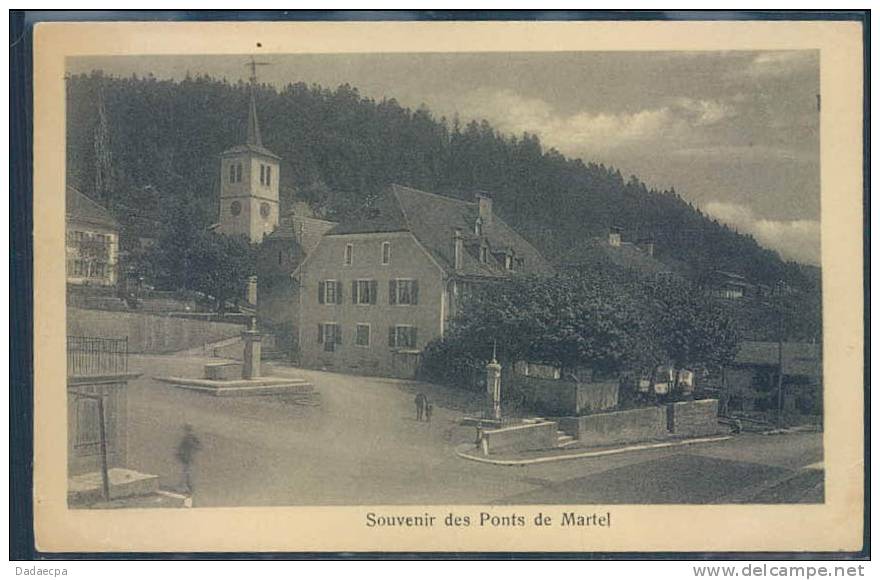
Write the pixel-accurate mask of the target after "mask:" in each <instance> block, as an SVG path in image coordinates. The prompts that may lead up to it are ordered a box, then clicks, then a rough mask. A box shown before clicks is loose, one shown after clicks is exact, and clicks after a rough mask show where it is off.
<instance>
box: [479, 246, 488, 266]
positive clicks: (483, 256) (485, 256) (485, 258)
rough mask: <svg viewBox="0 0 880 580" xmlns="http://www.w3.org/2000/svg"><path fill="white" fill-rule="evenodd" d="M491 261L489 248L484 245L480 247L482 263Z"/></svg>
mask: <svg viewBox="0 0 880 580" xmlns="http://www.w3.org/2000/svg"><path fill="white" fill-rule="evenodd" d="M488 261H489V248H487V247H486V246H483V247H481V248H480V263H482V264H485V263H486V262H488Z"/></svg>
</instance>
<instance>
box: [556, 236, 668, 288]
mask: <svg viewBox="0 0 880 580" xmlns="http://www.w3.org/2000/svg"><path fill="white" fill-rule="evenodd" d="M654 249H655V242H654V239H653V238H651V237H644V238H641V239H639V240H638V241H636V242H632V241H627V240H624V239H623V229H622V228H620V227H618V226H612V227H610V228H609V231H608V236H607V237H604V238H603V237H594V238H590V239H587V240H584V241H583V242H582V243H580V244H577V245H576V246H574V247H573V248H572V249H571V250H570V251H568V252H567V253H566V254H565V255H564V256H563V257H562V258H561V259H560V261H559V265H560V267H562V268H565V269H570V270H593V269H595V268H597V267H601V266H608V265H611V266H615V267H618V268H622V269H624V270H627V271H629V272H632V273H635V274H638V275H640V276H647V277H659V276H672V275H675V270H674V269H673V268H672V267H670V266H669V265H668V264H666V263H664V262H661V261H660V260H658V259H657V258H656V257H655V256H654Z"/></svg>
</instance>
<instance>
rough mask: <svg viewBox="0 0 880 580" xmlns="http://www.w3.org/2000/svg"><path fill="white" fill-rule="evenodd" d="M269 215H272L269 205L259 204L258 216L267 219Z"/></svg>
mask: <svg viewBox="0 0 880 580" xmlns="http://www.w3.org/2000/svg"><path fill="white" fill-rule="evenodd" d="M271 213H272V206H271V205H269V204H268V203H266V202H265V201H264V202H263V203H261V204H260V215H261V216H263V218H267V217H269V214H271Z"/></svg>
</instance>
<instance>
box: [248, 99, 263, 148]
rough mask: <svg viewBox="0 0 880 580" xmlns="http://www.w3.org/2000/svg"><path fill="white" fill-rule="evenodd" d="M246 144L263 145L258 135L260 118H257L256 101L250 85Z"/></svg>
mask: <svg viewBox="0 0 880 580" xmlns="http://www.w3.org/2000/svg"><path fill="white" fill-rule="evenodd" d="M247 144H248V145H257V146H258V147H262V146H263V138H262V137H261V136H260V120H259V119H258V118H257V101H256V98H255V97H254V87H253V86H251V110H250V113H248V127H247Z"/></svg>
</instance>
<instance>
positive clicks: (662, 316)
mask: <svg viewBox="0 0 880 580" xmlns="http://www.w3.org/2000/svg"><path fill="white" fill-rule="evenodd" d="M642 288H643V290H642V291H643V293H644V294H643V295H644V299H645V300H646V301H648V302H649V303H650V305H651V308H652V310H653V314H652V319H653V324H654V328H653V333H654V335H655V341H656V343H657V344H658V345H659V347H660V348H661V349H662V350H663V352H665V353H666V356H667V358H668V360H669V361H670V362H671V363H672V364H673V365H674V366H675V367H676V368H682V367H688V366H691V365H694V364H697V363H702V364H710V365H723V364H725V363H728V362H730V361H731V360H733V358H734V357H735V356H736V349H737V341H738V334H737V331H736V324H735V321H734V320H733V318H732V317H730V316H729V315H728V313H727V312H726V311H725V310H724V309H722V308H721V307H720V306H719V305H718V304H717V303H715V302H713V301H712V300H711V299H709V298H708V297H707V296H706V295H705V293H703V292H701V291H700V290H699V289H698V288H697V287H696V286H694V285H693V284H692V283H690V282H688V281H687V280H684V279H681V278H654V279H649V280H645V281H644V282H643V284H642Z"/></svg>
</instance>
